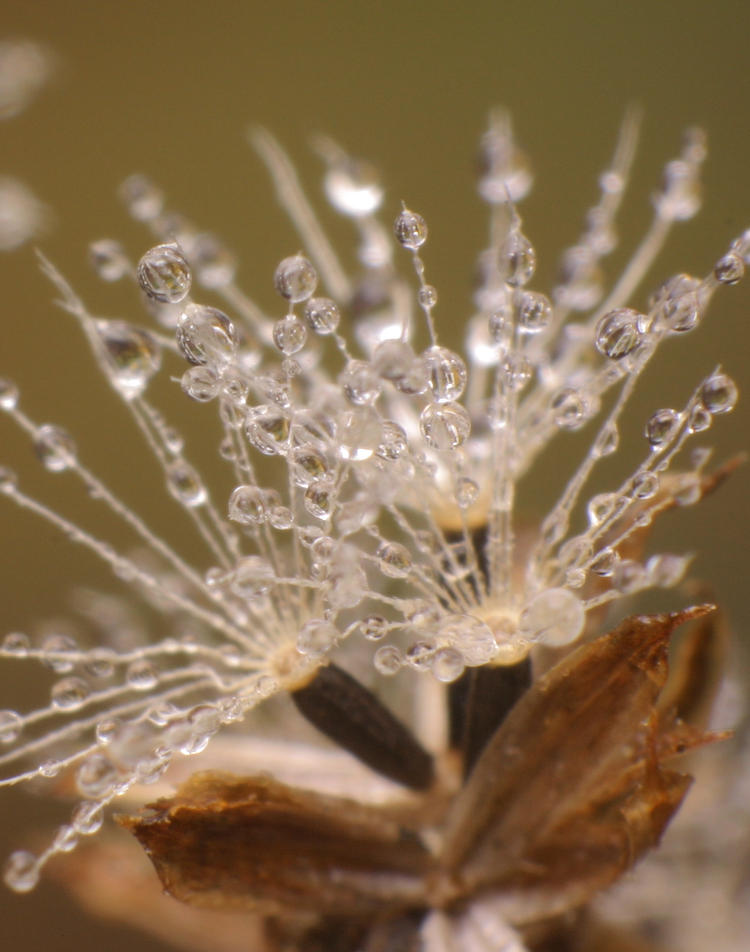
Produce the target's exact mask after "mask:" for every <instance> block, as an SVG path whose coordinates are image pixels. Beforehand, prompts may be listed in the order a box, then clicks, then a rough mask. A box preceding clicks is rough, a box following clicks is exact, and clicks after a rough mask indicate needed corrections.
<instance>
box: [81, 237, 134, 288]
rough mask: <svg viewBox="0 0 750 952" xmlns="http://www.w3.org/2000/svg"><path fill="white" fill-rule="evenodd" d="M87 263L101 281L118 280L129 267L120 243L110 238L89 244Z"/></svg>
mask: <svg viewBox="0 0 750 952" xmlns="http://www.w3.org/2000/svg"><path fill="white" fill-rule="evenodd" d="M89 263H90V265H91V267H92V268H93V269H94V271H95V272H96V274H97V275H98V276H99V277H100V278H101V279H102V281H119V280H120V279H121V278H123V277H124V276H125V275H126V274H127V273H128V270H129V268H130V264H129V262H128V258H127V255H126V254H125V250H124V249H123V247H122V245H121V244H120V242H119V241H112V240H111V239H110V238H103V239H102V240H101V241H94V242H92V243H91V244H90V245H89Z"/></svg>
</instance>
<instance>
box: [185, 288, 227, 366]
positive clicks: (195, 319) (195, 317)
mask: <svg viewBox="0 0 750 952" xmlns="http://www.w3.org/2000/svg"><path fill="white" fill-rule="evenodd" d="M177 344H178V346H179V348H180V350H181V351H182V354H183V356H184V357H185V358H186V359H187V360H189V361H190V363H191V364H210V365H211V366H215V367H217V368H223V367H224V366H225V365H226V364H228V363H229V362H230V361H231V360H232V359H233V358H234V356H235V354H236V353H237V348H238V347H239V335H238V333H237V329H236V327H235V326H234V324H233V323H232V321H230V320H229V318H228V317H227V316H226V314H224V313H223V312H222V311H220V310H219V309H218V308H215V307H208V306H206V305H204V304H188V305H187V307H186V308H185V310H184V311H183V312H182V314H181V315H180V318H179V321H178V322H177Z"/></svg>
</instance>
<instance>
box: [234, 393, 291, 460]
mask: <svg viewBox="0 0 750 952" xmlns="http://www.w3.org/2000/svg"><path fill="white" fill-rule="evenodd" d="M289 433H290V426H289V418H288V417H287V416H286V415H285V414H284V413H282V411H281V410H279V409H277V408H276V407H272V406H268V405H266V404H264V405H261V406H258V407H255V408H253V409H252V410H251V411H250V412H249V413H248V415H247V419H246V421H245V436H246V437H247V438H248V440H249V442H250V443H252V445H253V446H254V447H255V448H256V449H257V450H260V452H261V453H263V454H264V455H266V456H273V455H275V454H283V453H284V452H285V451H286V449H287V446H288V443H289Z"/></svg>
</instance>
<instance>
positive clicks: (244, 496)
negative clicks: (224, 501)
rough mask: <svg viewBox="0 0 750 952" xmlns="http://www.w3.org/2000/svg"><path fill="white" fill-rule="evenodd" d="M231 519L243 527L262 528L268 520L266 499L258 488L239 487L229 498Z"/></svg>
mask: <svg viewBox="0 0 750 952" xmlns="http://www.w3.org/2000/svg"><path fill="white" fill-rule="evenodd" d="M228 512H229V518H230V519H231V520H232V521H233V522H239V523H240V525H243V526H261V525H263V523H264V522H265V521H266V519H267V518H268V510H267V508H266V497H265V493H264V492H263V490H262V489H259V488H258V487H257V486H237V488H236V489H235V490H234V491H233V492H232V495H231V496H230V497H229V506H228Z"/></svg>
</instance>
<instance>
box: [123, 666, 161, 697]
mask: <svg viewBox="0 0 750 952" xmlns="http://www.w3.org/2000/svg"><path fill="white" fill-rule="evenodd" d="M125 680H126V681H127V683H128V686H129V687H131V688H133V689H134V690H136V691H151V690H153V688H155V687H156V685H157V684H158V683H159V673H158V671H157V670H156V668H155V667H154V666H153V664H152V663H151V662H150V661H148V660H146V659H145V658H139V659H137V660H136V661H133V662H132V663H131V664H129V665H128V668H127V671H126V672H125Z"/></svg>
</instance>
